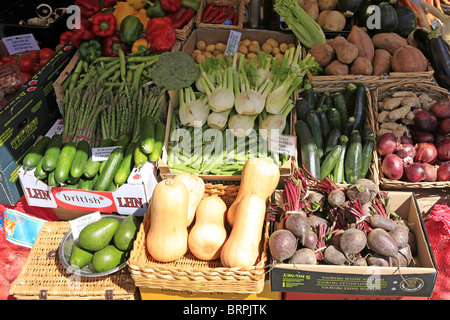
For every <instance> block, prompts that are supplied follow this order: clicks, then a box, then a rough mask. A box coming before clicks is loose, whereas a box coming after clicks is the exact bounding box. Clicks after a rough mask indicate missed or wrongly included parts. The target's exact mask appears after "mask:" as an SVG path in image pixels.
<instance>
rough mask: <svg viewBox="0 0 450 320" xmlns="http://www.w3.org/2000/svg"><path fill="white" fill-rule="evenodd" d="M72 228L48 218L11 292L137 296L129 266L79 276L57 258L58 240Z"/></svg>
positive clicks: (87, 297)
mask: <svg viewBox="0 0 450 320" xmlns="http://www.w3.org/2000/svg"><path fill="white" fill-rule="evenodd" d="M69 230H70V224H69V222H67V221H64V222H46V223H45V224H44V225H43V227H42V228H41V231H40V232H39V235H38V237H37V239H36V241H35V243H34V246H33V248H32V249H31V251H30V253H29V255H28V258H27V260H26V262H25V264H24V265H23V267H22V270H21V271H20V273H19V275H18V276H17V278H16V280H15V281H14V282H13V284H12V286H11V289H10V294H11V295H13V296H14V297H15V298H17V299H29V300H38V299H39V300H44V299H48V300H109V299H114V300H134V299H135V293H136V287H135V285H134V282H133V279H132V278H131V276H130V272H129V271H128V269H127V268H123V269H121V270H120V271H118V272H116V273H113V274H111V275H108V276H103V277H97V278H86V277H79V276H76V275H75V274H73V273H71V272H69V271H67V270H66V269H65V267H64V266H63V265H62V263H61V261H60V260H59V259H58V256H57V252H58V247H59V244H60V243H61V240H62V238H63V237H64V235H65V234H66V233H67V232H68V231H69Z"/></svg>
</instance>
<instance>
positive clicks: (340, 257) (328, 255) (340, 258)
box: [323, 245, 349, 265]
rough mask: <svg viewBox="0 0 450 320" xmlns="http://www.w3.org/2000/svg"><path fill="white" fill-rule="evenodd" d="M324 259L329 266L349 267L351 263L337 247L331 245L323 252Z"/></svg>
mask: <svg viewBox="0 0 450 320" xmlns="http://www.w3.org/2000/svg"><path fill="white" fill-rule="evenodd" d="M323 259H324V261H325V262H326V263H328V264H334V265H348V264H349V261H348V260H347V258H346V257H345V255H344V254H343V253H342V252H341V251H339V250H338V249H337V248H336V247H335V246H333V245H329V246H328V247H327V248H326V249H325V251H324V252H323Z"/></svg>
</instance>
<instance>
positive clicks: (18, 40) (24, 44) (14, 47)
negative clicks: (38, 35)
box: [2, 33, 41, 55]
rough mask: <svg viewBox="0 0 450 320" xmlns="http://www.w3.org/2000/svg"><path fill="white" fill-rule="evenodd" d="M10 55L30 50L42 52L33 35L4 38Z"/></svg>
mask: <svg viewBox="0 0 450 320" xmlns="http://www.w3.org/2000/svg"><path fill="white" fill-rule="evenodd" d="M2 41H3V43H4V44H5V47H6V49H7V50H8V53H9V54H10V55H13V54H16V53H21V52H25V51H29V50H41V49H40V48H39V46H38V44H37V42H36V39H35V38H34V36H33V34H32V33H27V34H21V35H17V36H12V37H5V38H2Z"/></svg>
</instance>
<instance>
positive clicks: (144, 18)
mask: <svg viewBox="0 0 450 320" xmlns="http://www.w3.org/2000/svg"><path fill="white" fill-rule="evenodd" d="M134 16H135V17H138V18H139V20H141V22H142V24H143V25H144V29H147V24H148V20H150V18H149V17H148V16H147V13H142V12H141V11H138V12H137V13H135V14H134Z"/></svg>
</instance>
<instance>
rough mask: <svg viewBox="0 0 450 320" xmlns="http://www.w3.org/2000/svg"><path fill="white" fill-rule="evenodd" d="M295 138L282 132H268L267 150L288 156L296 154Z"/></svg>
mask: <svg viewBox="0 0 450 320" xmlns="http://www.w3.org/2000/svg"><path fill="white" fill-rule="evenodd" d="M296 141H297V139H296V138H295V137H293V136H286V135H282V134H269V146H268V148H269V151H270V152H274V153H284V154H287V155H289V156H292V157H294V156H296V154H295V145H296Z"/></svg>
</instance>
